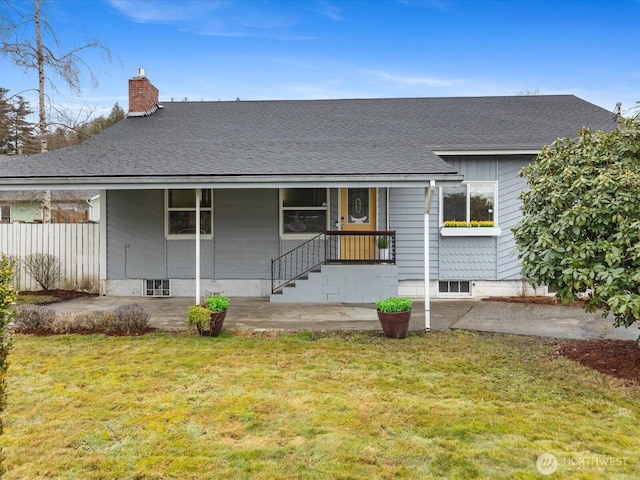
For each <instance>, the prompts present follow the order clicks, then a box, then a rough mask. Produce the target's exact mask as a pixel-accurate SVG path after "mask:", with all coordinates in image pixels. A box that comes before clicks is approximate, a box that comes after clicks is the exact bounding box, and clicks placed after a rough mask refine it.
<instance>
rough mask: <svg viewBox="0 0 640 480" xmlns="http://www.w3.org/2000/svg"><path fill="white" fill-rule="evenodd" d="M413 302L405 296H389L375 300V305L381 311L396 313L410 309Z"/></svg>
mask: <svg viewBox="0 0 640 480" xmlns="http://www.w3.org/2000/svg"><path fill="white" fill-rule="evenodd" d="M412 304H413V302H412V301H411V299H409V298H406V297H389V298H385V299H383V300H380V301H378V302H376V307H378V310H380V311H381V312H382V313H397V312H406V311H407V310H411V305H412Z"/></svg>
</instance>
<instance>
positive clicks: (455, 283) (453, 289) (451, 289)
mask: <svg viewBox="0 0 640 480" xmlns="http://www.w3.org/2000/svg"><path fill="white" fill-rule="evenodd" d="M438 293H441V294H449V293H450V294H460V295H461V296H471V283H470V282H468V281H459V280H441V281H439V282H438Z"/></svg>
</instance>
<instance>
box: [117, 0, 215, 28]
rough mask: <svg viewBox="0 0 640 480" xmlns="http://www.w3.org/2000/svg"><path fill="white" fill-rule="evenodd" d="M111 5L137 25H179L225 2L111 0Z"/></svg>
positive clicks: (209, 0)
mask: <svg viewBox="0 0 640 480" xmlns="http://www.w3.org/2000/svg"><path fill="white" fill-rule="evenodd" d="M109 3H110V5H111V6H112V7H113V8H115V9H116V10H118V11H119V12H120V13H121V14H123V15H125V16H126V17H129V18H130V19H131V20H133V21H134V22H137V23H178V22H181V21H184V20H192V19H198V18H201V17H202V16H203V15H205V14H207V13H209V12H212V11H214V10H218V9H220V8H221V7H222V6H223V5H224V2H221V1H211V0H207V1H206V2H205V1H197V0H183V1H181V2H169V1H166V0H109Z"/></svg>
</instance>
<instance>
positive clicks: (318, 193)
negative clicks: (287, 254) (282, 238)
mask: <svg viewBox="0 0 640 480" xmlns="http://www.w3.org/2000/svg"><path fill="white" fill-rule="evenodd" d="M327 198H328V191H327V189H326V188H283V189H281V190H280V199H281V201H280V205H281V207H280V209H281V215H280V221H281V229H280V231H281V232H282V234H283V235H295V234H302V235H305V234H313V235H316V234H318V233H322V232H324V231H326V230H327V225H328V223H327V222H328V220H329V219H328V207H327V203H328V202H327Z"/></svg>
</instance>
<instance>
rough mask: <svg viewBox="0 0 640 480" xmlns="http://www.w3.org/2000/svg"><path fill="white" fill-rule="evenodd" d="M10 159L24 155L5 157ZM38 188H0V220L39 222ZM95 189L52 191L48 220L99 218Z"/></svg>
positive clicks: (94, 219)
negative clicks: (49, 217)
mask: <svg viewBox="0 0 640 480" xmlns="http://www.w3.org/2000/svg"><path fill="white" fill-rule="evenodd" d="M9 158H11V159H12V160H13V161H16V159H17V158H19V161H23V160H24V159H25V158H26V157H9ZM41 196H42V191H33V190H12V191H0V214H1V216H0V223H14V222H19V223H41V222H42V197H41ZM99 200H100V195H99V191H98V190H54V191H53V192H52V193H51V219H52V221H53V222H54V223H79V222H90V221H92V222H96V221H98V220H99V219H100V207H99Z"/></svg>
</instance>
